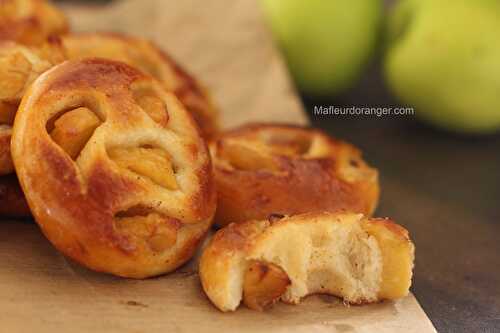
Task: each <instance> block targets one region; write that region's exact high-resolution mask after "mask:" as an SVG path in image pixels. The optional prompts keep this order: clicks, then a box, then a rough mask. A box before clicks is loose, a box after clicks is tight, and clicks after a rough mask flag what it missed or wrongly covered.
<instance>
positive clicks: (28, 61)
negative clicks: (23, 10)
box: [0, 38, 65, 175]
mask: <svg viewBox="0 0 500 333" xmlns="http://www.w3.org/2000/svg"><path fill="white" fill-rule="evenodd" d="M64 59H65V56H64V51H63V49H62V46H61V44H60V41H59V40H58V39H57V38H52V39H50V40H48V41H47V42H46V43H44V44H42V45H40V46H37V47H27V46H23V45H21V44H18V43H15V42H10V41H8V42H0V175H6V174H9V173H12V172H14V166H13V164H12V159H11V156H10V136H11V126H12V124H13V122H14V117H15V115H16V112H17V108H18V106H19V103H20V102H21V98H22V97H23V95H24V92H25V91H26V89H27V88H28V87H29V85H30V84H31V83H32V82H33V81H34V80H35V79H36V78H37V77H38V76H40V75H41V74H42V73H43V72H45V71H46V70H48V69H49V68H51V67H52V66H54V65H55V64H57V63H60V62H62V61H64Z"/></svg>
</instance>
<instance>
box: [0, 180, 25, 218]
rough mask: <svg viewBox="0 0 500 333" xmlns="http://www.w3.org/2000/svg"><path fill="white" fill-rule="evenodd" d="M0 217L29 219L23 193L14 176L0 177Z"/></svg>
mask: <svg viewBox="0 0 500 333" xmlns="http://www.w3.org/2000/svg"><path fill="white" fill-rule="evenodd" d="M0 216H1V217H29V216H31V212H30V210H29V207H28V204H27V203H26V199H25V198H24V194H23V191H22V190H21V187H20V186H19V182H18V181H17V178H16V176H15V175H13V174H12V175H8V176H0Z"/></svg>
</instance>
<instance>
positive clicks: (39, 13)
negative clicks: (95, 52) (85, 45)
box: [0, 0, 68, 45]
mask: <svg viewBox="0 0 500 333" xmlns="http://www.w3.org/2000/svg"><path fill="white" fill-rule="evenodd" d="M67 31H68V20H67V19H66V17H65V16H64V14H63V13H62V12H61V11H60V10H58V9H57V8H56V7H54V6H52V5H51V4H50V3H49V2H47V1H45V0H2V1H0V41H1V40H12V41H16V42H19V43H22V44H26V45H39V44H42V43H44V42H45V40H46V39H47V38H48V37H50V36H54V35H60V34H63V33H66V32H67Z"/></svg>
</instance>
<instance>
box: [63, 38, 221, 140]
mask: <svg viewBox="0 0 500 333" xmlns="http://www.w3.org/2000/svg"><path fill="white" fill-rule="evenodd" d="M63 44H64V46H65V48H66V49H67V52H68V56H69V58H70V59H82V58H88V57H100V58H108V59H112V60H116V61H123V62H125V63H127V64H129V65H131V66H134V67H136V68H138V69H140V70H142V71H143V72H145V73H148V74H150V75H151V76H153V77H155V78H156V79H158V80H159V81H160V82H162V83H163V85H164V86H165V88H166V89H167V90H168V91H171V92H173V93H174V94H175V95H176V96H177V98H179V100H180V101H181V102H182V103H183V104H184V106H185V107H186V108H187V110H188V111H189V112H191V114H192V116H193V117H194V119H195V120H196V123H197V124H198V126H199V127H200V129H201V131H202V133H203V135H204V136H205V137H206V138H210V137H212V136H214V134H215V133H216V132H217V130H218V120H217V118H218V117H217V111H216V109H215V107H214V105H213V103H212V101H211V98H210V96H209V95H208V93H207V91H206V90H205V89H204V88H203V87H202V86H201V85H200V84H199V83H198V82H197V81H196V80H195V79H194V78H193V77H192V76H191V75H190V74H189V73H187V72H186V71H185V70H184V69H183V68H182V67H181V66H179V64H177V63H176V62H175V61H174V60H173V59H172V58H171V57H170V56H169V55H167V54H166V53H165V52H163V51H162V50H160V48H159V47H158V46H156V45H155V44H153V43H152V42H150V41H148V40H145V39H141V38H137V37H131V36H126V35H122V34H117V33H80V34H68V35H66V36H64V38H63Z"/></svg>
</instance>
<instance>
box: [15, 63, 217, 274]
mask: <svg viewBox="0 0 500 333" xmlns="http://www.w3.org/2000/svg"><path fill="white" fill-rule="evenodd" d="M143 101H152V102H150V103H149V104H148V103H146V104H144V103H143ZM158 110H163V111H162V112H158ZM75 114H79V115H85V116H86V117H85V118H86V119H94V120H96V119H97V122H98V125H97V126H95V127H94V130H93V132H88V131H85V133H86V135H87V138H86V139H87V141H86V142H85V141H84V142H79V141H78V142H79V144H82V145H81V148H80V149H81V151H80V152H77V154H73V152H72V154H69V153H66V149H68V146H67V143H68V142H73V141H74V138H75V135H79V134H78V131H76V133H75V129H74V128H72V127H71V126H70V127H69V129H68V130H67V131H66V132H65V129H64V127H63V126H62V125H61V124H63V123H64V124H65V125H67V124H74V127H75V128H76V129H78V128H79V126H81V124H80V123H79V121H81V120H82V119H83V117H81V116H79V117H76V118H72V115H75ZM89 117H90V118H89ZM92 117H93V118H92ZM74 121H76V123H73V122H74ZM58 126H59V127H58ZM86 129H88V127H86ZM56 132H57V134H56ZM80 134H81V133H80ZM61 137H62V138H63V140H60V138H61ZM56 142H59V143H60V144H58V143H56ZM158 152H159V153H158ZM129 154H134V155H130V156H129ZM141 154H143V155H141ZM137 156H139V157H137ZM141 156H143V157H141ZM12 157H13V160H14V164H15V166H16V172H17V174H18V177H19V180H20V183H21V186H22V188H23V190H24V193H25V194H26V197H27V200H28V204H29V206H30V208H31V211H32V213H33V216H34V217H35V219H36V221H37V223H38V224H39V225H40V227H41V229H42V231H43V232H44V234H45V235H46V236H47V238H48V239H49V240H50V241H51V242H52V243H53V244H54V245H55V247H56V248H57V249H59V250H60V251H61V252H63V253H64V254H65V255H67V256H69V257H71V258H72V259H74V260H76V261H78V262H80V263H81V264H83V265H85V266H87V267H89V268H91V269H94V270H96V271H102V272H108V273H112V274H115V275H119V276H124V277H133V278H145V277H149V276H154V275H159V274H163V273H167V272H169V271H172V270H174V269H175V268H177V267H178V266H179V265H181V264H182V263H184V262H185V261H187V260H188V259H189V258H190V257H191V256H192V255H193V253H194V251H195V249H196V247H197V245H198V243H199V242H200V240H201V239H202V238H203V237H204V235H205V233H206V231H207V230H208V229H209V227H210V225H211V222H212V217H213V214H214V211H215V204H216V199H215V188H214V185H213V178H212V168H211V164H210V158H209V154H208V150H207V148H206V145H205V143H204V141H203V139H202V138H201V136H200V134H199V132H198V129H197V127H196V126H195V123H194V120H193V119H192V118H191V116H190V115H189V114H188V113H187V112H186V111H185V109H184V108H183V106H182V104H181V103H180V102H179V101H178V100H177V98H176V97H175V96H174V95H172V94H171V93H168V92H166V91H165V90H164V89H163V87H162V86H161V84H160V83H159V82H157V81H156V80H154V79H153V78H151V77H150V76H148V75H145V74H143V73H141V72H139V71H138V70H136V69H134V68H132V67H129V66H128V65H126V64H123V63H120V62H114V61H111V60H104V59H87V60H81V61H67V62H64V63H62V64H60V65H57V66H55V67H54V68H52V69H51V70H49V71H47V72H45V73H44V74H43V75H42V76H40V77H39V78H38V79H37V80H36V81H35V82H34V83H33V84H32V85H31V87H30V88H29V90H28V91H27V93H26V94H25V96H24V98H23V100H22V103H21V106H20V107H19V110H18V114H17V116H16V122H15V124H14V128H13V135H12ZM166 157H167V159H168V161H166V160H165V158H166ZM158 161H160V162H158ZM163 170H167V171H168V170H170V171H171V172H170V174H171V177H170V178H169V181H170V182H172V181H173V182H174V183H173V184H170V183H168V184H167V185H165V182H164V180H163V179H161V178H159V177H163V176H164V175H166V173H163V172H162V171H163Z"/></svg>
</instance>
